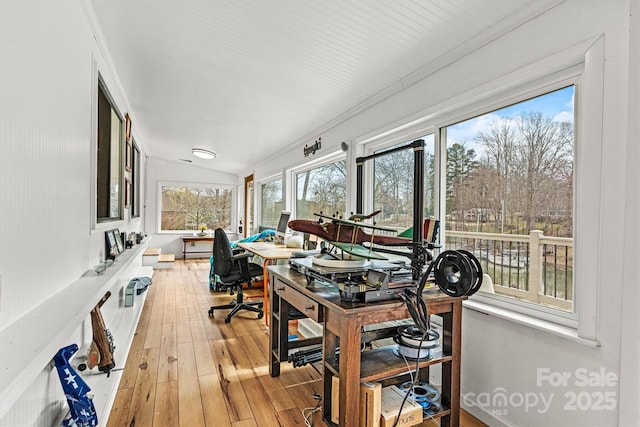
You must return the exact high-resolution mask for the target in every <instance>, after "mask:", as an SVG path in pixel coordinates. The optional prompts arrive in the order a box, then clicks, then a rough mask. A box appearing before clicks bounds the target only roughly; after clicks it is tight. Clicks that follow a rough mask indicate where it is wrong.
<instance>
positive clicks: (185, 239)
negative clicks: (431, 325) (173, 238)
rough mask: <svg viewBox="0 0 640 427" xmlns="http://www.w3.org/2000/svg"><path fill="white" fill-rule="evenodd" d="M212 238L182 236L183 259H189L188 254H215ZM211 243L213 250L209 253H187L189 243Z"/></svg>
mask: <svg viewBox="0 0 640 427" xmlns="http://www.w3.org/2000/svg"><path fill="white" fill-rule="evenodd" d="M213 240H214V238H213V237H212V236H182V258H183V259H187V254H213ZM198 242H210V243H211V249H209V250H207V251H187V243H193V244H195V243H198Z"/></svg>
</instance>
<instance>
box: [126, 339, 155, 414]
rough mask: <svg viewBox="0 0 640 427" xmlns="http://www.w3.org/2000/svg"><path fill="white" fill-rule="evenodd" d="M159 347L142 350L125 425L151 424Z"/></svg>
mask: <svg viewBox="0 0 640 427" xmlns="http://www.w3.org/2000/svg"><path fill="white" fill-rule="evenodd" d="M159 354H160V348H159V347H157V348H145V349H144V350H143V351H142V356H141V358H140V364H139V365H138V376H137V378H136V385H135V387H134V390H133V396H132V397H131V407H130V408H129V416H128V417H127V422H126V423H125V425H127V426H130V425H148V426H150V425H153V411H154V405H155V398H156V380H157V378H158V357H159Z"/></svg>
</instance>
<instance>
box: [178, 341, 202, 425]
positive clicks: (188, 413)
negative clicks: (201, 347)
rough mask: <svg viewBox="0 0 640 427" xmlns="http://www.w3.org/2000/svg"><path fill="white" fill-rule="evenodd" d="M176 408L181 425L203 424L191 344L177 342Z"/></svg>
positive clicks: (196, 372) (200, 399)
mask: <svg viewBox="0 0 640 427" xmlns="http://www.w3.org/2000/svg"><path fill="white" fill-rule="evenodd" d="M178 374H179V375H180V380H179V381H178V393H179V399H178V408H179V414H180V425H181V426H193V427H198V426H204V425H205V424H204V412H203V410H202V398H201V397H200V384H199V382H198V371H197V369H196V359H195V355H194V352H193V345H192V344H190V343H183V344H178Z"/></svg>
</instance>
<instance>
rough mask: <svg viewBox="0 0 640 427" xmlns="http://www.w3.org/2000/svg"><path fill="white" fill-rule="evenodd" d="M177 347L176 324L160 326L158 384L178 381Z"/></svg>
mask: <svg viewBox="0 0 640 427" xmlns="http://www.w3.org/2000/svg"><path fill="white" fill-rule="evenodd" d="M177 361H178V347H177V344H176V324H175V323H174V322H171V323H163V324H162V338H161V341H160V360H159V362H158V382H159V383H163V382H168V381H177V380H178V365H177V363H176V362H177Z"/></svg>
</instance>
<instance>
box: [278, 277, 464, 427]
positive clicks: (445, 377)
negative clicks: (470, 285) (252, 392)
mask: <svg viewBox="0 0 640 427" xmlns="http://www.w3.org/2000/svg"><path fill="white" fill-rule="evenodd" d="M269 272H270V273H271V288H270V303H271V326H270V334H269V345H270V350H271V363H270V365H269V373H270V374H271V376H272V377H275V376H278V375H280V363H282V362H287V358H288V355H289V349H290V348H298V347H303V346H307V345H309V344H311V343H312V341H316V342H317V339H312V340H311V341H310V340H305V339H298V340H294V341H289V339H288V320H289V309H290V308H291V307H295V308H296V309H298V310H300V311H301V312H302V313H304V314H306V315H307V316H308V317H309V318H311V319H313V320H315V321H316V322H319V323H323V324H324V328H323V331H324V332H323V337H322V347H323V348H322V352H323V358H322V365H323V367H322V371H323V382H324V396H323V399H322V402H323V416H324V418H325V420H326V421H327V422H329V420H330V419H331V409H332V408H331V405H332V399H331V396H332V394H331V393H332V390H331V388H332V377H334V376H337V377H339V379H340V381H339V413H340V423H339V425H340V426H343V427H344V426H357V425H358V417H359V405H360V397H359V396H360V383H361V382H365V381H379V382H383V383H384V384H385V385H387V384H394V383H395V384H397V383H401V382H404V381H406V380H407V379H408V370H407V365H406V364H405V361H404V360H403V359H402V358H401V357H398V356H397V355H396V354H395V352H394V350H395V348H396V346H395V345H393V346H387V347H382V348H377V349H370V350H365V351H361V344H362V343H366V342H371V341H373V340H376V339H380V338H384V337H388V336H392V335H394V334H395V331H396V327H381V328H367V329H366V330H365V328H364V327H365V326H368V325H373V324H380V323H382V322H386V321H390V320H400V319H405V318H409V317H410V315H409V312H408V310H407V308H406V306H405V304H404V303H403V302H402V301H401V300H391V301H381V302H371V303H359V302H355V303H352V302H346V301H342V300H341V298H340V295H339V292H338V289H337V288H336V287H335V286H332V285H325V284H319V283H317V282H312V283H310V284H309V283H307V280H306V277H305V276H304V275H303V274H300V273H298V272H296V271H295V270H292V269H290V268H289V267H288V266H285V265H276V266H271V267H269ZM423 298H424V300H425V303H426V305H427V309H428V313H429V314H430V315H438V316H440V317H441V318H442V330H443V332H442V336H441V346H440V350H439V351H437V352H436V353H435V354H434V357H433V358H431V359H429V360H423V361H420V363H419V366H420V374H419V379H420V381H425V382H426V381H428V379H429V366H431V365H436V364H441V365H442V387H441V396H442V397H441V401H442V410H441V411H440V412H438V413H437V414H435V415H434V418H436V419H439V420H440V422H441V425H442V426H458V424H459V416H460V349H461V341H462V338H461V336H462V333H461V332H462V330H461V325H462V301H464V300H465V299H466V297H460V298H453V297H449V296H447V295H445V294H443V293H441V292H440V291H435V292H433V293H428V294H427V293H425V294H424V295H423ZM337 347H339V348H340V350H339V355H337V353H338V352H337V351H336V350H337ZM414 365H415V364H414ZM412 370H413V367H412ZM346 408H348V410H345V409H346ZM329 425H331V423H329Z"/></svg>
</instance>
